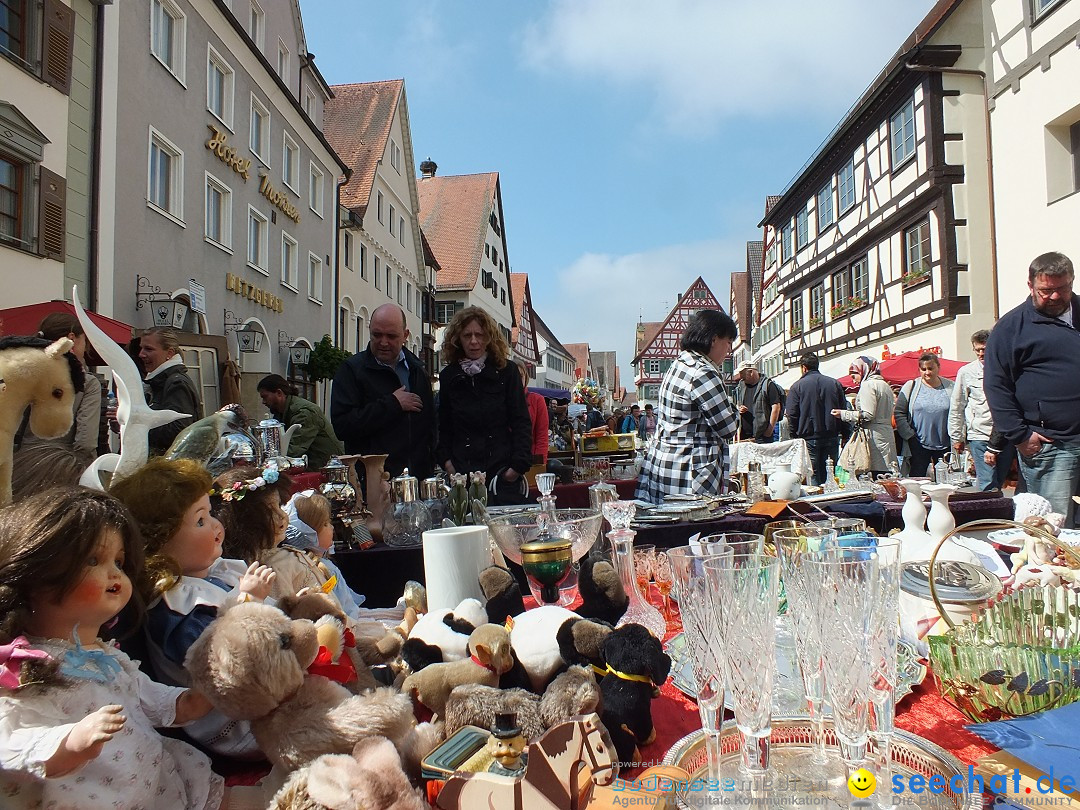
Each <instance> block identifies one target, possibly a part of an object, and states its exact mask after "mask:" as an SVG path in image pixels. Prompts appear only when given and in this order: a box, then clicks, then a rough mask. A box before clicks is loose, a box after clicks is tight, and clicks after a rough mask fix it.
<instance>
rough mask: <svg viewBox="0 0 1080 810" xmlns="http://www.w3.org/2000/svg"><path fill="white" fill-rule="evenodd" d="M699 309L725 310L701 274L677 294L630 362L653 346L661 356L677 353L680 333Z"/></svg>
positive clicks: (633, 362)
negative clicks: (679, 294) (653, 330)
mask: <svg viewBox="0 0 1080 810" xmlns="http://www.w3.org/2000/svg"><path fill="white" fill-rule="evenodd" d="M699 309H718V310H720V311H721V312H726V310H725V309H724V307H723V306H721V304H720V301H719V300H718V299H717V297H716V296H715V295H713V291H712V290H710V289H709V285H708V284H706V283H705V279H703V278H702V277H701V276H698V277H697V279H695V280H694V283H693V284H691V285H690V286H689V287H687V288H686V292H684V293H683V294H682V295H681V296H679V300H678V301H677V302H676V303H675V306H674V307H672V308H671V312H669V313H668V316H667V317H666V318H665V319H664V322H663V323H662V324H661V325H660V328H659V329H657V331H656V333H655V334H654V335H653V337H652V339H651V340H647V341H643V344H644V345H643V346H642V348H641V349H639V350H638V352H637V354H635V355H634V359H633V360H631V361H630V362H631V363H632V364H636V363H637V362H638V361H639V360H640V359H641V358H642V356H643V355H644V354H645V353H646V352H648V351H649V350H650V349H652V348H653V347H654V346H655V347H656V350H657V351H658V352H660V355H659V356H661V357H666V356H670V357H675V356H676V355H678V353H679V349H678V346H679V341H680V339H681V338H682V333H683V332H684V331H685V330H686V327H687V325H688V323H689V320H690V317H691V315H692V314H693V313H694V312H696V311H697V310H699Z"/></svg>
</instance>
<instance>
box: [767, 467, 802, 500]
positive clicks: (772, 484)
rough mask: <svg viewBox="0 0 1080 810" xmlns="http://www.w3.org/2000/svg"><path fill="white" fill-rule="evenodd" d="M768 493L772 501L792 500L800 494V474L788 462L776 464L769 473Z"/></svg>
mask: <svg viewBox="0 0 1080 810" xmlns="http://www.w3.org/2000/svg"><path fill="white" fill-rule="evenodd" d="M769 494H770V495H771V496H772V499H773V500H774V501H793V500H795V499H796V498H798V497H799V495H801V494H802V476H800V475H799V474H798V473H794V472H792V471H791V465H790V464H777V465H776V467H775V468H773V471H772V472H770V473H769Z"/></svg>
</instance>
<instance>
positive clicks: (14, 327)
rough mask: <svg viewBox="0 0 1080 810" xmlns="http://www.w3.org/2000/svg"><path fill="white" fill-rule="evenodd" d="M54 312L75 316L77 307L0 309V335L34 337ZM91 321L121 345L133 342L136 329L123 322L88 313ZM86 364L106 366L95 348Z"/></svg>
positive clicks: (54, 303) (53, 304) (48, 305)
mask: <svg viewBox="0 0 1080 810" xmlns="http://www.w3.org/2000/svg"><path fill="white" fill-rule="evenodd" d="M53 312H67V313H69V314H71V315H74V314H75V307H73V306H72V305H71V304H69V303H68V302H67V301H46V302H45V303H42V304H28V305H27V306H23V307H11V308H10V309H0V335H33V334H36V333H37V330H38V324H40V323H41V319H42V318H44V317H45V316H46V315H49V314H50V313H53ZM87 315H89V316H90V320H92V321H93V322H94V323H96V324H97V325H98V326H99V327H101V330H102V331H103V332H104V333H105V334H106V335H108V336H109V337H111V338H112V339H113V340H115V341H116V342H117V343H119V344H120V345H121V346H127V345H128V343H130V342H131V338H132V335H133V333H134V331H135V330H134V327H131V326H128V325H127V324H126V323H124V322H123V321H117V320H115V319H113V318H107V317H106V316H104V315H98V314H97V313H96V312H88V313H87ZM86 362H87V364H88V365H91V366H100V365H104V361H102V359H101V358H100V357H98V356H97V353H96V352H94V350H93V347H91V346H88V347H87V357H86Z"/></svg>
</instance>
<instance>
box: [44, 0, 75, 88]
mask: <svg viewBox="0 0 1080 810" xmlns="http://www.w3.org/2000/svg"><path fill="white" fill-rule="evenodd" d="M44 21H45V24H44V30H43V31H42V38H41V55H42V59H41V73H42V76H41V78H42V79H44V81H45V83H46V84H48V85H50V86H51V87H55V88H56V89H57V90H59V91H60V92H61V93H63V94H64V95H67V94H68V93H69V92H70V91H71V60H72V53H73V49H74V47H75V12H74V11H72V10H71V8H69V7H68V6H66V5H64V4H63V3H61V2H60V0H45V14H44Z"/></svg>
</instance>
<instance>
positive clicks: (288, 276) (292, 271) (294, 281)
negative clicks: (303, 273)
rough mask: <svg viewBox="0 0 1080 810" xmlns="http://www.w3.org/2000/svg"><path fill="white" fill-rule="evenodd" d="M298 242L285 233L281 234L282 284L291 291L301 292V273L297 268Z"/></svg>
mask: <svg viewBox="0 0 1080 810" xmlns="http://www.w3.org/2000/svg"><path fill="white" fill-rule="evenodd" d="M297 253H298V248H297V242H296V240H295V239H293V238H292V237H291V236H289V235H288V234H287V233H285V232H284V231H282V232H281V283H282V284H284V285H285V286H286V287H288V288H289V289H291V290H294V291H299V289H300V280H299V278H298V277H297V276H298V274H299V271H298V269H297V266H296V260H297Z"/></svg>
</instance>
